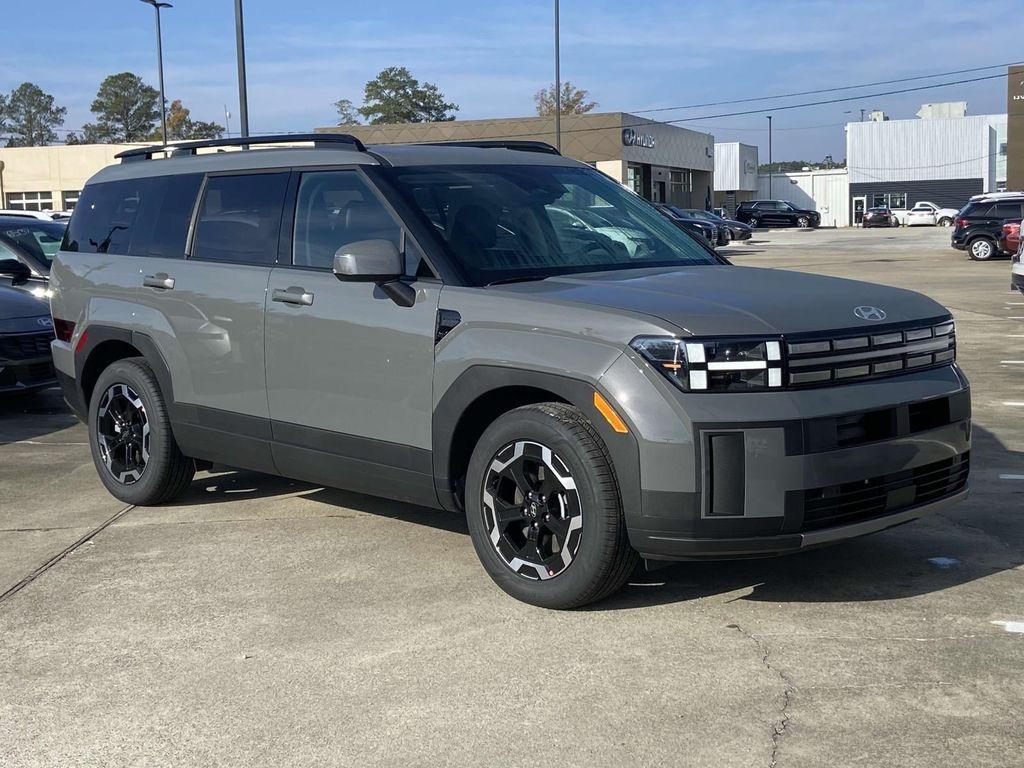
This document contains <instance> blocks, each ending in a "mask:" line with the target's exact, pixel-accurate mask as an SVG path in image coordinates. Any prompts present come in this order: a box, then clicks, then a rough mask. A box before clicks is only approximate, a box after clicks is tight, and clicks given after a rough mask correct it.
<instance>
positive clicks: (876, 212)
mask: <svg viewBox="0 0 1024 768" xmlns="http://www.w3.org/2000/svg"><path fill="white" fill-rule="evenodd" d="M860 223H861V226H862V227H865V228H867V227H898V226H899V225H900V222H899V219H897V218H896V216H895V215H894V214H893V212H892V211H890V210H889V209H888V208H868V209H867V210H866V211H864V217H863V218H862V219H861V220H860Z"/></svg>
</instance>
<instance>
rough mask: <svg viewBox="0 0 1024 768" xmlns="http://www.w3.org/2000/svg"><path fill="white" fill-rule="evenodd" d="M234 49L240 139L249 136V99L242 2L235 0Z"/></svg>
mask: <svg viewBox="0 0 1024 768" xmlns="http://www.w3.org/2000/svg"><path fill="white" fill-rule="evenodd" d="M235 48H236V49H237V51H238V120H239V122H241V128H240V130H241V132H242V138H243V139H244V138H247V137H248V136H249V97H248V95H247V94H246V92H245V29H244V28H243V25H242V0H235Z"/></svg>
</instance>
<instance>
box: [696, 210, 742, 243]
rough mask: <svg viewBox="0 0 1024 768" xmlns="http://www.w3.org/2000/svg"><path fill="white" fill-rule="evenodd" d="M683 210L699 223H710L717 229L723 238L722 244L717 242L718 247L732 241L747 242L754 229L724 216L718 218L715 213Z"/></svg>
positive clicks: (720, 241)
mask: <svg viewBox="0 0 1024 768" xmlns="http://www.w3.org/2000/svg"><path fill="white" fill-rule="evenodd" d="M683 210H684V211H686V212H687V213H688V214H690V215H691V216H693V217H695V218H696V219H699V220H700V221H710V222H711V223H712V224H716V225H717V226H718V228H719V232H720V236H723V237H724V242H722V240H719V243H718V244H719V245H728V244H729V243H730V242H732V241H733V240H749V239H750V238H751V237H752V236H753V234H754V228H753V227H751V226H750V225H749V224H744V223H743V222H742V221H735V220H733V219H727V218H725V217H724V216H719V215H718V214H717V213H712V212H711V211H703V210H700V209H698V208H684V209H683Z"/></svg>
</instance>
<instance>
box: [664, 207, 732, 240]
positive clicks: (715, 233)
mask: <svg viewBox="0 0 1024 768" xmlns="http://www.w3.org/2000/svg"><path fill="white" fill-rule="evenodd" d="M655 206H656V207H657V208H658V210H659V211H661V212H662V213H663V214H665V215H666V216H668V218H670V219H672V220H673V221H674V222H676V223H677V224H679V225H680V226H682V227H683V229H685V230H687V231H688V232H693V233H695V234H696V233H699V234H701V235H703V236H704V237H705V238H706V239H707V241H708V243H709V244H710V245H711V247H713V248H717V247H718V246H720V245H727V244H728V243H729V241H730V240H731V239H732V235H731V233H730V232H729V228H728V227H726V226H725V225H724V224H722V223H719V222H715V221H709V220H706V219H704V218H703V217H700V216H695V215H693V214H692V213H691V212H690V210H689V209H686V208H679V207H677V206H674V205H666V204H665V203H655ZM701 213H704V212H703V211H701Z"/></svg>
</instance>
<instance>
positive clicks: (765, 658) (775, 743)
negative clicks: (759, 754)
mask: <svg viewBox="0 0 1024 768" xmlns="http://www.w3.org/2000/svg"><path fill="white" fill-rule="evenodd" d="M727 626H728V627H729V629H735V630H736V631H737V632H739V633H740V634H741V635H743V636H744V637H745V638H747V639H748V640H750V641H751V642H752V643H754V645H756V646H757V649H758V651H760V653H761V664H762V665H763V666H764V668H765V669H767V670H769V671H770V672H772V673H773V674H775V675H777V676H778V677H779V679H780V680H781V681H782V685H783V687H782V696H781V697H780V698H781V703H780V705H779V716H778V717H777V718H776V719H775V722H773V723H772V754H771V759H770V760H769V762H768V768H775V766H776V765H777V764H778V758H779V747H780V746H781V745H782V740H783V738H784V737H785V736H786V734H787V733H788V731H789V725H790V722H791V719H790V716H789V706H790V704H791V703H792V701H793V695H794V694H795V693H796V690H797V688H796V683H794V682H793V681H792V680H791V679H790V677H789V675H787V674H786V673H785V672H783V671H782V670H781V669H779V668H778V667H776V666H774V665H773V664H772V662H771V652H770V651H769V649H768V646H767V645H766V644H765V643H764V641H763V640H761V638H759V637H758V636H757V635H755V634H754V633H753V632H748V631H747V630H745V629H744V628H743V627H741V626H740V625H739V624H729V625H727Z"/></svg>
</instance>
